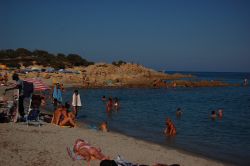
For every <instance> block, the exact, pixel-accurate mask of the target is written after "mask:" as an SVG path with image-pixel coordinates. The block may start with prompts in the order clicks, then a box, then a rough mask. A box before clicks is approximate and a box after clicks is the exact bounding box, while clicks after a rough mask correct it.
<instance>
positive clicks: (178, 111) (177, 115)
mask: <svg viewBox="0 0 250 166" xmlns="http://www.w3.org/2000/svg"><path fill="white" fill-rule="evenodd" d="M181 115H182V111H181V108H180V107H179V108H177V110H176V117H177V118H180V117H181Z"/></svg>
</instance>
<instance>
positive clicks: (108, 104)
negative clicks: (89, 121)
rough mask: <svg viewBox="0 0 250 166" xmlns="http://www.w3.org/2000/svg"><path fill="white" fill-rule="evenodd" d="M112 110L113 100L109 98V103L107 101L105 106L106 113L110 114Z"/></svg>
mask: <svg viewBox="0 0 250 166" xmlns="http://www.w3.org/2000/svg"><path fill="white" fill-rule="evenodd" d="M112 109H113V100H112V98H111V97H109V101H108V103H107V105H106V111H107V112H110V111H111V110H112Z"/></svg>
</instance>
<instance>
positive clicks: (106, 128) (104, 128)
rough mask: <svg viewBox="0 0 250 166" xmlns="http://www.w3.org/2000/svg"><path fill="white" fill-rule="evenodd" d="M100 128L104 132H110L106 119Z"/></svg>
mask: <svg viewBox="0 0 250 166" xmlns="http://www.w3.org/2000/svg"><path fill="white" fill-rule="evenodd" d="M99 129H100V130H101V131H103V132H108V131H109V129H108V123H107V122H106V121H105V122H102V124H101V125H100V127H99Z"/></svg>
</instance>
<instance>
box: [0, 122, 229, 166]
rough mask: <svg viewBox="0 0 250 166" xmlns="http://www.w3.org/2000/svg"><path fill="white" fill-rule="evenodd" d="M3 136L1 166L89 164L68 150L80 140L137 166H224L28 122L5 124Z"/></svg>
mask: <svg viewBox="0 0 250 166" xmlns="http://www.w3.org/2000/svg"><path fill="white" fill-rule="evenodd" d="M0 135H1V140H0V154H1V157H0V162H1V165H9V166H14V165H85V164H87V162H86V161H83V160H78V161H73V160H72V159H71V158H70V157H69V156H68V154H67V151H66V147H67V146H69V147H72V146H73V144H74V141H75V140H76V139H78V138H81V139H84V140H87V141H88V142H89V143H90V144H91V145H93V146H96V147H100V148H101V149H102V152H103V153H104V154H105V155H107V156H109V157H110V159H115V158H116V157H117V155H121V156H123V157H124V158H125V159H126V160H128V161H130V162H132V163H135V164H136V163H138V164H146V165H153V164H155V163H164V164H180V165H181V166H190V165H192V166H201V165H203V166H211V165H213V166H222V165H225V164H223V163H220V162H217V161H213V160H210V159H205V158H201V157H198V156H193V155H190V154H186V153H182V152H180V151H178V150H174V149H170V148H164V147H161V146H159V145H156V144H152V143H148V142H144V141H141V140H137V139H134V138H131V137H127V136H124V135H121V134H117V133H112V132H108V133H103V132H100V131H95V130H92V129H84V128H62V127H59V126H55V125H51V124H47V123H44V125H42V126H41V127H37V126H28V127H27V125H26V124H25V123H2V124H0ZM99 163H100V161H98V160H93V161H91V165H92V166H97V165H99Z"/></svg>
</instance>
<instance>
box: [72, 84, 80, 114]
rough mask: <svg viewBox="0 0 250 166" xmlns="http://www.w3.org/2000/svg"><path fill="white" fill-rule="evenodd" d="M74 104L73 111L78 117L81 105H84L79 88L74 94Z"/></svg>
mask: <svg viewBox="0 0 250 166" xmlns="http://www.w3.org/2000/svg"><path fill="white" fill-rule="evenodd" d="M72 106H73V113H74V114H75V116H76V117H77V114H78V111H79V109H80V107H81V106H82V102H81V96H80V94H79V93H78V90H77V89H76V90H75V91H74V93H73V96H72Z"/></svg>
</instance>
